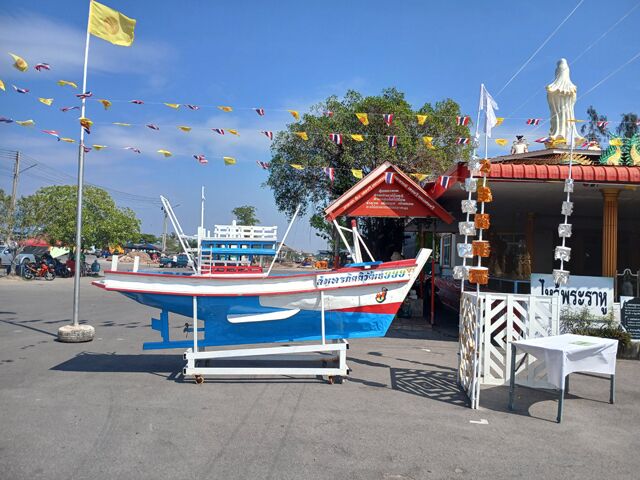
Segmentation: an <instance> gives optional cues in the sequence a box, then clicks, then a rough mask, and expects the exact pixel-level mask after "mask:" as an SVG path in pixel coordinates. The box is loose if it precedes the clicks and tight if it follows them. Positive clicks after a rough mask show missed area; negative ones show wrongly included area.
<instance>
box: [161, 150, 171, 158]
mask: <svg viewBox="0 0 640 480" xmlns="http://www.w3.org/2000/svg"><path fill="white" fill-rule="evenodd" d="M158 153H161V154H162V155H164V156H165V157H170V156H171V155H173V153H171V152H170V151H169V150H158Z"/></svg>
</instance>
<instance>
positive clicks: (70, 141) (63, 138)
mask: <svg viewBox="0 0 640 480" xmlns="http://www.w3.org/2000/svg"><path fill="white" fill-rule="evenodd" d="M60 140H62V141H63V142H67V143H76V141H75V140H74V139H73V138H67V137H60Z"/></svg>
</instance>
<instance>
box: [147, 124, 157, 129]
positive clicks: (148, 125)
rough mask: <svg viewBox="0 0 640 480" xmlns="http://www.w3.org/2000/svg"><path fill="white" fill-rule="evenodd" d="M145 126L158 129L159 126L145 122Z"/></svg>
mask: <svg viewBox="0 0 640 480" xmlns="http://www.w3.org/2000/svg"><path fill="white" fill-rule="evenodd" d="M147 127H148V128H150V129H151V130H160V127H159V126H157V125H155V124H153V123H147Z"/></svg>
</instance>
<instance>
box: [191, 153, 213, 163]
mask: <svg viewBox="0 0 640 480" xmlns="http://www.w3.org/2000/svg"><path fill="white" fill-rule="evenodd" d="M193 158H195V159H196V160H197V161H198V163H199V164H200V165H206V164H207V163H209V160H207V159H206V158H205V156H204V155H194V156H193Z"/></svg>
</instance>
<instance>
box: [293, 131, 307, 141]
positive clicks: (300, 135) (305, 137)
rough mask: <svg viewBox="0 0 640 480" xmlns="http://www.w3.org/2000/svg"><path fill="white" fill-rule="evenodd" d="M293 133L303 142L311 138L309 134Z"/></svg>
mask: <svg viewBox="0 0 640 480" xmlns="http://www.w3.org/2000/svg"><path fill="white" fill-rule="evenodd" d="M293 133H295V134H296V135H297V136H299V137H300V138H301V139H302V140H309V137H308V136H307V132H293Z"/></svg>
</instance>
